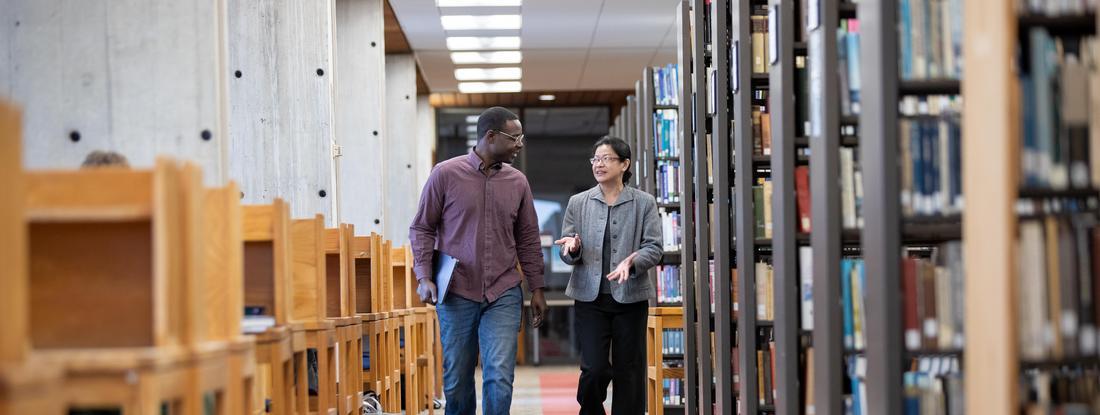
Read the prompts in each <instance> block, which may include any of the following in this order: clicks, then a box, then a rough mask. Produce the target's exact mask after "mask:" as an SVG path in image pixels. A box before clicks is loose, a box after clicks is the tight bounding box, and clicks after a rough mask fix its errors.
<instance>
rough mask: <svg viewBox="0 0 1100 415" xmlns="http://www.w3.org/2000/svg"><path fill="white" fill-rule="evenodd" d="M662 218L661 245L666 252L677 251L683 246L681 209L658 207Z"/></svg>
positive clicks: (658, 212)
mask: <svg viewBox="0 0 1100 415" xmlns="http://www.w3.org/2000/svg"><path fill="white" fill-rule="evenodd" d="M657 215H658V216H659V217H660V218H661V233H662V235H661V236H662V240H661V247H662V248H663V249H664V251H665V252H677V251H680V249H681V248H682V247H683V235H682V232H681V230H682V226H683V224H682V223H681V220H682V219H681V216H680V212H679V211H675V210H668V209H665V208H657Z"/></svg>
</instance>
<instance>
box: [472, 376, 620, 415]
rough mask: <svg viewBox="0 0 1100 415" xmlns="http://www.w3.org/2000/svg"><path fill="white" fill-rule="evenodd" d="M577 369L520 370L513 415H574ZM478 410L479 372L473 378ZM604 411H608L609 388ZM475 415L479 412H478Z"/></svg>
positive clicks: (479, 398) (609, 401)
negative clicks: (476, 388)
mask: <svg viewBox="0 0 1100 415" xmlns="http://www.w3.org/2000/svg"><path fill="white" fill-rule="evenodd" d="M579 375H580V369H579V368H578V367H577V366H541V367H535V366H519V367H517V368H516V382H515V389H514V390H513V393H512V412H511V413H512V415H573V414H576V413H577V412H578V411H579V410H580V406H579V405H578V404H577V380H578V376H579ZM476 378H477V379H476V380H477V384H478V391H477V395H478V407H479V408H480V406H481V403H480V402H481V371H480V370H479V371H478V373H477V375H476ZM604 408H607V409H608V413H610V412H611V411H610V409H611V388H610V387H609V388H608V394H607V400H606V401H605V402H604ZM478 413H479V414H480V413H481V411H480V409H479V411H478Z"/></svg>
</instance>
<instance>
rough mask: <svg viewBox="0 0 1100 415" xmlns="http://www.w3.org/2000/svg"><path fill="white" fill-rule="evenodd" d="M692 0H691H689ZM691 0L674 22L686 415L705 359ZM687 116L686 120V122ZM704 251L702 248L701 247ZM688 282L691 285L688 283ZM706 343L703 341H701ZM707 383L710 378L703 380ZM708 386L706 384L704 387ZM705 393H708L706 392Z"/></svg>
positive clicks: (684, 1)
mask: <svg viewBox="0 0 1100 415" xmlns="http://www.w3.org/2000/svg"><path fill="white" fill-rule="evenodd" d="M692 1H694V0H692ZM691 9H692V4H691V3H689V0H681V1H680V2H679V4H678V5H677V6H676V14H677V20H676V22H677V24H676V28H677V30H678V34H679V36H678V37H677V42H676V67H677V70H678V71H679V72H678V74H677V82H678V85H677V86H678V88H677V89H678V93H679V95H678V97H677V98H678V99H677V101H676V102H677V103H678V104H679V111H678V116H679V120H680V123H679V125H678V126H677V127H678V128H677V130H678V134H677V137H676V139H677V140H678V142H679V146H680V157H679V158H680V177H679V185H680V215H681V216H680V219H681V222H680V224H681V225H680V229H681V232H682V234H681V235H682V237H681V243H680V246H681V248H680V284H681V292H682V293H683V296H684V305H683V310H684V311H683V321H684V378H685V379H684V383H685V390H684V402H683V403H684V413H685V414H687V415H696V414H698V413H699V409H700V408H699V406H698V403H699V401H700V400H699V394H700V391H701V389H700V388H699V380H700V379H703V378H702V376H700V371H701V366H700V365H699V362H706V361H709V360H706V359H703V358H702V356H700V354H701V353H700V349H699V347H698V345H699V340H700V337H702V336H700V334H699V332H700V331H701V330H700V327H699V325H698V324H697V323H696V321H697V320H703V319H700V318H698V314H697V312H698V310H699V308H698V306H697V303H698V302H699V301H697V299H696V298H695V295H696V294H695V291H694V290H692V289H691V288H692V287H694V286H696V285H697V282H698V281H697V279H696V277H697V276H698V275H699V273H698V272H697V268H696V267H697V266H696V265H695V264H696V262H697V260H696V258H695V257H696V255H695V253H696V249H695V245H694V244H693V243H692V236H693V235H694V234H695V226H696V224H695V218H696V206H697V203H696V199H695V195H696V190H697V189H698V184H699V183H697V180H695V179H694V176H693V175H692V174H690V173H691V172H694V171H695V163H694V160H695V159H694V156H695V153H694V151H693V148H694V144H693V143H694V142H695V131H694V128H693V126H694V125H697V124H695V122H696V121H697V120H698V116H697V115H696V114H695V113H694V111H693V108H694V105H695V104H697V103H698V100H696V99H695V94H694V91H695V87H697V86H698V83H697V82H696V80H695V78H694V76H693V75H692V74H693V70H694V69H693V67H694V62H696V61H695V60H694V59H695V53H694V47H695V44H694V41H693V40H692V39H693V36H692V27H693V26H692V25H693V22H694V15H693V14H692V13H691ZM689 120H690V122H689ZM703 186H706V183H705V182H704V183H703ZM703 194H704V195H705V194H707V191H706V187H703ZM704 252H705V251H704ZM689 284H691V285H689ZM704 344H706V343H704ZM703 384H704V385H709V384H710V382H705V383H703ZM704 389H708V390H709V388H704ZM708 396H709V395H708Z"/></svg>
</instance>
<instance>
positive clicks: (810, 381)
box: [802, 346, 817, 415]
mask: <svg viewBox="0 0 1100 415" xmlns="http://www.w3.org/2000/svg"><path fill="white" fill-rule="evenodd" d="M803 373H805V376H803V377H802V380H803V382H802V384H803V385H804V386H803V389H804V391H805V394H804V396H805V399H806V400H805V404H804V405H803V408H802V409H803V412H802V413H804V414H807V415H812V414H815V413H817V408H816V407H815V406H814V348H813V347H812V346H811V347H807V348H806V364H805V365H804V369H803Z"/></svg>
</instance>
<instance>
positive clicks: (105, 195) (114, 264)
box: [24, 159, 198, 414]
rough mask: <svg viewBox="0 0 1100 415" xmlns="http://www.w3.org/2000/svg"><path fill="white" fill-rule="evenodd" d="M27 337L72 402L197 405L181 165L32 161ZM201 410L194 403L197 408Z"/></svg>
mask: <svg viewBox="0 0 1100 415" xmlns="http://www.w3.org/2000/svg"><path fill="white" fill-rule="evenodd" d="M24 177H25V178H26V180H27V193H26V207H27V219H28V221H29V235H30V239H29V258H30V289H29V295H27V296H26V298H29V299H30V304H29V309H30V319H31V321H30V322H31V325H30V344H31V347H32V349H33V350H34V353H35V354H37V355H38V356H41V357H42V358H43V359H45V360H47V361H50V362H53V363H56V364H58V365H60V366H62V367H63V368H64V371H65V382H64V387H63V392H62V393H61V394H60V396H57V397H55V398H54V399H56V400H59V401H61V402H62V405H64V407H65V409H66V410H73V409H84V408H118V409H121V410H122V413H123V414H136V413H147V414H151V413H157V412H158V411H159V410H160V409H161V407H162V405H166V406H167V408H168V409H169V410H170V413H172V414H178V413H197V412H198V408H191V407H189V406H190V405H194V404H195V402H186V399H185V390H186V388H185V385H186V383H187V382H186V378H187V376H186V375H187V374H186V364H187V359H188V351H187V349H185V347H184V346H185V345H184V339H185V333H184V322H185V316H184V312H185V311H186V309H185V307H184V306H185V304H184V302H183V300H184V299H183V297H182V296H181V293H182V292H183V288H184V287H183V286H184V283H185V281H184V277H185V274H184V268H185V267H184V266H183V264H184V262H183V261H184V255H185V252H184V247H185V246H186V244H187V240H186V239H187V238H194V237H195V235H193V234H188V233H185V232H183V231H182V228H181V227H182V225H183V224H184V223H185V221H186V220H185V219H184V218H183V215H184V214H185V212H184V209H183V208H182V206H181V201H182V200H188V198H190V197H194V195H188V196H186V197H185V196H184V195H183V194H182V193H183V192H185V191H190V189H188V188H185V187H183V186H181V185H180V172H179V167H178V166H176V165H175V163H172V162H170V161H168V160H164V159H161V160H157V162H156V166H155V167H154V168H153V169H152V170H125V169H118V168H101V169H95V170H87V171H43V172H34V173H29V174H26V175H25V176H24ZM192 409H193V410H194V411H191V410H192Z"/></svg>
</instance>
